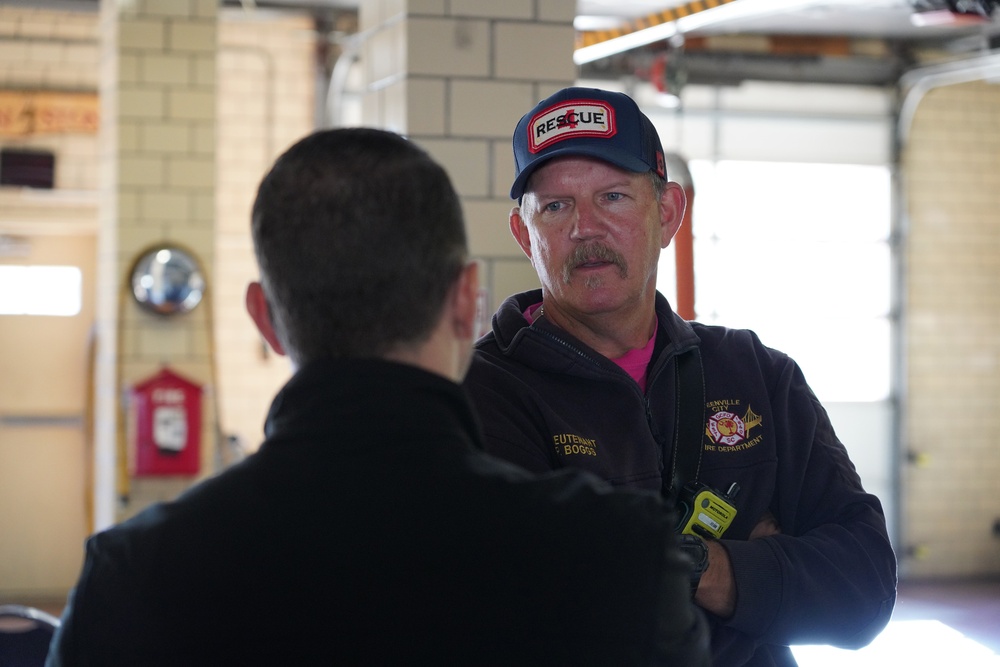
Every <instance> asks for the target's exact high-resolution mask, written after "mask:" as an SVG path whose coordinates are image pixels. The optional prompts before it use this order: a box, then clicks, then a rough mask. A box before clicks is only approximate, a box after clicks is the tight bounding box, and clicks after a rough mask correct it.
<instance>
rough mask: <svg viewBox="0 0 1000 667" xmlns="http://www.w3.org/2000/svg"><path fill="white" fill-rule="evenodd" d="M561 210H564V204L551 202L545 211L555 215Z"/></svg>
mask: <svg viewBox="0 0 1000 667" xmlns="http://www.w3.org/2000/svg"><path fill="white" fill-rule="evenodd" d="M561 208H562V202H557V201H551V202H549V203H548V204H546V205H545V209H544V210H546V211H548V212H549V213H553V212H555V211H558V210H559V209H561Z"/></svg>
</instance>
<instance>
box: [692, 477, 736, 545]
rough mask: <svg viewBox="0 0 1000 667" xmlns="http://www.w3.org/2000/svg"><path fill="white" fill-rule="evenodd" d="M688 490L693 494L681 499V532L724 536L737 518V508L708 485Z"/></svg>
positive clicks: (707, 536)
mask: <svg viewBox="0 0 1000 667" xmlns="http://www.w3.org/2000/svg"><path fill="white" fill-rule="evenodd" d="M688 490H689V491H692V492H693V495H692V496H688V497H685V498H683V499H682V500H681V507H680V509H681V515H682V517H683V519H682V521H683V526H682V527H681V531H680V532H681V533H682V534H684V533H686V534H688V535H698V536H699V537H706V538H714V539H719V538H720V537H722V534H723V533H725V532H726V530H727V529H728V528H729V526H730V524H732V523H733V519H735V518H736V508H735V507H734V506H733V505H732V504H731V503H730V502H729V501H728V500H727V499H726V498H724V497H723V496H722V495H720V494H718V493H716V492H715V491H713V490H712V489H710V488H708V487H707V486H701V487H700V488H698V489H688ZM684 495H685V496H687V494H684Z"/></svg>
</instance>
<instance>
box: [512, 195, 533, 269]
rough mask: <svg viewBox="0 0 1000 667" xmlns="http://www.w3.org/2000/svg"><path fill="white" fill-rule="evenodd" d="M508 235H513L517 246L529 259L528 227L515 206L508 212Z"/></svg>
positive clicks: (518, 208) (529, 237)
mask: <svg viewBox="0 0 1000 667" xmlns="http://www.w3.org/2000/svg"><path fill="white" fill-rule="evenodd" d="M510 233H511V234H513V235H514V240H515V241H517V245H519V246H521V250H522V251H523V252H524V254H525V255H527V256H528V259H531V235H530V234H529V233H528V225H527V223H526V222H525V221H524V218H522V217H521V208H520V207H519V206H515V207H514V208H512V209H511V210H510Z"/></svg>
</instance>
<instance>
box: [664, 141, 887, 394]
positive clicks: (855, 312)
mask: <svg viewBox="0 0 1000 667" xmlns="http://www.w3.org/2000/svg"><path fill="white" fill-rule="evenodd" d="M689 166H690V169H691V173H692V178H693V180H694V187H695V201H694V208H693V218H694V222H693V230H694V236H695V241H694V265H695V310H696V316H697V319H698V321H700V322H703V323H705V324H720V325H724V326H729V327H737V328H746V329H753V330H754V331H756V332H757V334H758V335H759V336H760V338H761V340H762V341H763V342H764V344H765V345H767V346H769V347H773V348H776V349H779V350H781V351H783V352H786V353H788V354H789V355H791V356H792V357H793V358H794V359H795V360H796V361H797V362H798V363H799V365H800V366H801V367H802V369H803V372H804V373H805V375H806V378H807V380H808V381H809V384H810V386H811V387H812V388H813V390H814V391H815V392H816V394H817V396H818V397H819V398H820V400H822V401H848V402H849V401H878V400H883V399H885V398H887V397H888V396H889V393H890V350H891V327H890V319H889V318H890V307H891V297H890V295H891V288H890V285H891V271H892V269H891V267H892V262H891V253H890V247H889V235H890V220H891V208H890V207H891V204H890V202H891V188H890V175H889V170H888V169H887V168H886V167H879V166H867V165H844V164H804V163H787V162H745V161H718V162H710V161H706V160H701V161H698V160H695V161H692V162H691V164H690V165H689ZM673 267H674V264H673V253H670V252H667V253H664V261H663V262H662V263H661V267H660V274H661V276H662V277H661V278H660V283H659V284H660V289H661V291H663V292H664V293H665V294H668V295H671V294H674V293H675V286H674V285H675V283H674V277H673V271H674V268H673Z"/></svg>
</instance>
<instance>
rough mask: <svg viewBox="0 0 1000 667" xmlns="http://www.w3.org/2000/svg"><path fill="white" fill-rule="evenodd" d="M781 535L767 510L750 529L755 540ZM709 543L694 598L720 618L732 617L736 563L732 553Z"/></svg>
mask: <svg viewBox="0 0 1000 667" xmlns="http://www.w3.org/2000/svg"><path fill="white" fill-rule="evenodd" d="M779 534H781V526H779V525H778V520H777V519H775V518H774V515H773V514H771V513H770V512H767V513H765V514H764V516H762V517H761V518H760V521H758V522H757V525H756V526H754V527H753V530H751V531H750V539H751V540H756V539H758V538H761V537H767V536H769V535H779ZM706 543H707V544H708V568H707V569H706V570H705V572H704V573H703V574H702V575H701V581H700V582H699V584H698V591H697V592H696V593H695V596H694V601H695V603H696V604H697V605H699V606H700V607H701V608H702V609H704V610H705V611H710V612H712V613H713V614H715V615H716V616H719V617H721V618H729V617H730V616H732V615H733V612H734V611H736V583H735V582H734V581H733V566H732V564H731V563H730V562H729V552H727V551H726V548H725V547H723V546H722V545H721V544H719V543H718V542H716V541H715V540H706Z"/></svg>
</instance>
